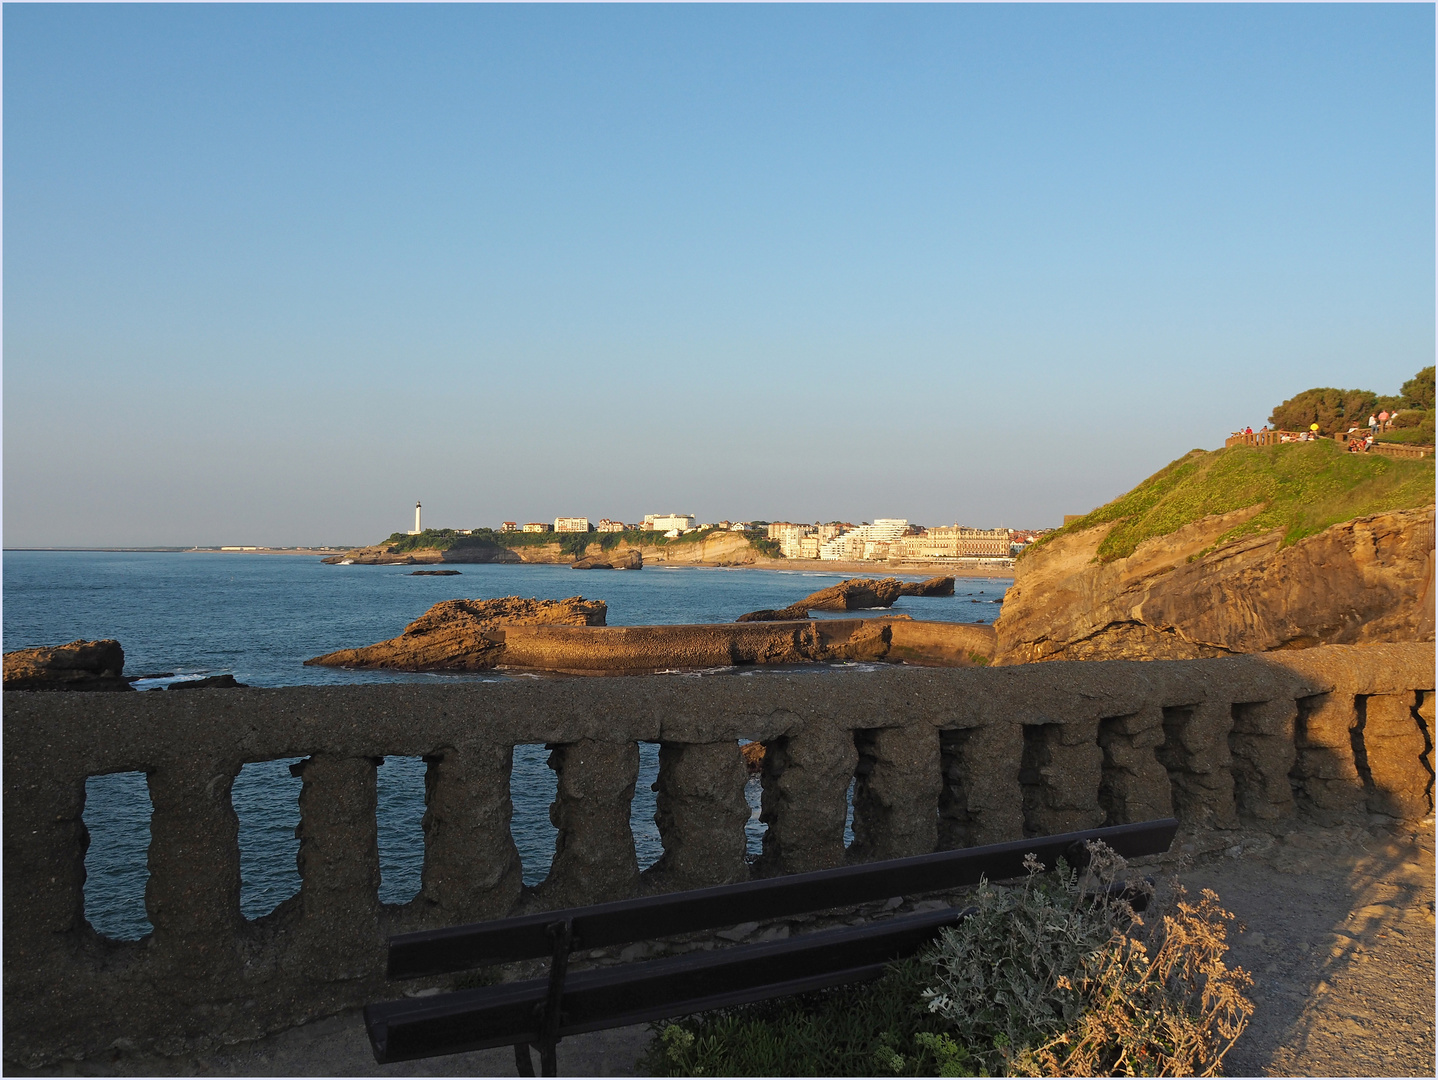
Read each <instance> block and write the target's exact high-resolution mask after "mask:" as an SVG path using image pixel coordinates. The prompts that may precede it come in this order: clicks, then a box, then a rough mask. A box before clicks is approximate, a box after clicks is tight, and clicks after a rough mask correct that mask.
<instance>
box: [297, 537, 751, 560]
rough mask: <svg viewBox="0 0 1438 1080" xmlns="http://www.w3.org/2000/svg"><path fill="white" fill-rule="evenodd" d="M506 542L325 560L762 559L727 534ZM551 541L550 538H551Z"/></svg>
mask: <svg viewBox="0 0 1438 1080" xmlns="http://www.w3.org/2000/svg"><path fill="white" fill-rule="evenodd" d="M499 535H500V536H501V537H502V539H503V542H496V541H495V540H492V539H488V538H480V537H461V538H459V539H458V540H454V539H452V538H449V537H445V538H444V539H443V540H441V541H438V542H437V543H436V546H433V547H427V546H420V545H417V544H409V543H395V542H393V541H387V542H385V543H383V544H373V545H370V546H368V547H360V548H353V549H352V550H349V551H346V552H344V553H343V554H340V555H332V556H330V557H329V558H326V559H321V560H320V561H321V562H325V563H330V564H332V565H333V564H349V563H354V564H356V565H360V566H382V565H411V564H413V565H419V564H430V563H540V564H548V565H560V566H566V565H577V566H578V568H579V569H596V568H601V567H606V566H607V567H612V568H614V569H635V570H637V569H639V568H640V567H641V566H646V565H653V566H753V565H754V564H755V563H757V562H759V561H760V560H761V559H762V558H763V556H762V555H761V554H760V553H759V552H758V551H756V550H755V548H754V546H753V545H752V544H751V543H750V542H749V538H748V537H747V536H746V535H745V534H743V533H735V532H729V531H728V530H714V531H712V532H708V533H704V534H699V535H695V536H693V537H692V538H690V537H680V538H679V539H678V540H670V541H665V540H664V538H663V536H662V534H655V533H648V534H645V533H634V532H630V533H626V534H623V535H619V534H609V535H611V536H613V537H614V539H613V541H608V540H607V537H606V535H605V534H602V533H588V534H586V533H575V534H566V533H543V534H539V536H541V537H543V539H540V538H539V537H536V535H535V534H532V533H529V534H513V533H511V534H499ZM551 538H552V539H551Z"/></svg>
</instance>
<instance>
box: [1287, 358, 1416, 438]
mask: <svg viewBox="0 0 1438 1080" xmlns="http://www.w3.org/2000/svg"><path fill="white" fill-rule="evenodd" d="M1384 409H1387V410H1388V411H1389V412H1390V413H1392V412H1396V413H1399V417H1398V419H1397V420H1396V421H1395V422H1394V426H1395V427H1398V428H1409V427H1421V428H1423V429H1424V430H1425V431H1431V430H1432V427H1433V368H1432V367H1426V368H1424V369H1423V370H1422V371H1420V372H1418V374H1417V375H1414V376H1413V378H1411V379H1409V380H1408V381H1407V382H1406V383H1404V384H1403V389H1402V392H1401V393H1398V394H1381V395H1380V394H1375V393H1374V392H1373V391H1372V390H1336V389H1334V388H1333V387H1331V386H1318V387H1314V388H1313V389H1312V390H1305V391H1303V393H1301V394H1297V395H1295V396H1294V397H1291V398H1289V399H1288V400H1287V401H1285V402H1284V403H1283V404H1282V405H1280V406H1278V408H1276V409H1274V410H1273V414H1272V415H1271V416H1269V418H1268V422H1269V424H1271V425H1272V426H1273V427H1275V428H1278V429H1279V430H1281V431H1307V430H1308V428H1309V425H1311V424H1317V425H1318V430H1319V432H1320V433H1321V434H1324V435H1332V434H1335V433H1336V432H1340V431H1347V430H1348V429H1349V428H1354V427H1358V428H1362V427H1367V426H1368V418H1369V417H1370V416H1377V415H1378V414H1379V413H1380V412H1382V411H1383V410H1384ZM1385 437H1386V436H1385ZM1428 437H1429V438H1430V439H1431V437H1432V436H1431V435H1429V436H1428ZM1401 441H1408V440H1406V439H1405V440H1401Z"/></svg>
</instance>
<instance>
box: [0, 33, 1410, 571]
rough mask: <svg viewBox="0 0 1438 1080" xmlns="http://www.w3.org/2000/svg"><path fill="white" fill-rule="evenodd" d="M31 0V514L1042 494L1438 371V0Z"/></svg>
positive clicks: (1056, 499)
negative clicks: (1437, 298) (1298, 399)
mask: <svg viewBox="0 0 1438 1080" xmlns="http://www.w3.org/2000/svg"><path fill="white" fill-rule="evenodd" d="M3 18H4V64H5V85H4V94H5V126H4V138H5V145H4V183H5V237H4V273H5V280H4V287H5V300H4V343H3V344H4V387H3V389H4V476H3V479H4V506H3V511H4V542H5V544H6V545H7V546H9V547H32V546H72V547H79V546H144V545H157V546H158V545H166V546H169V545H174V546H191V545H201V544H203V545H214V544H225V545H234V544H239V545H250V544H259V545H272V546H292V545H296V544H314V545H324V544H363V543H373V542H375V541H377V540H379V539H382V538H383V537H385V536H388V535H389V534H390V533H392V532H395V531H400V532H404V531H406V530H407V529H408V528H410V527H411V525H410V521H411V519H412V514H413V503H414V502H415V500H416V499H419V500H422V502H423V510H424V519H425V521H426V522H428V523H435V522H454V523H457V524H458V523H474V524H481V523H485V522H489V523H493V524H496V525H497V524H498V523H499V522H500V521H502V520H505V519H519V520H546V519H548V520H552V519H553V517H554V516H555V515H556V514H567V513H599V514H603V515H608V516H610V517H614V516H616V515H623V518H624V520H627V521H637V520H639V518H640V516H642V515H643V514H644V513H647V512H651V511H654V510H656V509H662V508H666V507H668V508H674V507H678V508H680V509H682V510H683V511H684V512H686V513H688V512H692V513H694V514H695V515H697V516H698V517H699V518H700V519H701V520H705V521H717V520H719V519H721V518H725V517H727V518H730V519H742V520H778V519H780V518H788V519H791V520H795V521H809V522H812V521H815V520H824V521H830V520H849V521H855V522H858V521H862V520H869V521H873V520H874V519H873V517H872V516H870V515H873V514H875V513H902V514H907V515H909V516H910V518H911V519H913V520H917V521H924V522H929V523H949V522H953V521H956V520H957V521H960V522H968V523H972V524H974V525H977V526H984V527H993V526H998V525H1007V526H1009V527H1019V528H1043V527H1048V526H1056V525H1058V524H1060V523H1061V521H1062V518H1063V515H1065V514H1073V513H1083V512H1086V511H1088V510H1090V509H1092V508H1094V507H1095V506H1097V505H1100V504H1102V503H1103V502H1106V501H1107V500H1109V499H1111V498H1113V497H1114V496H1116V495H1118V494H1120V493H1122V492H1123V491H1125V490H1127V489H1128V488H1130V487H1132V486H1133V485H1134V484H1135V483H1137V482H1138V481H1139V480H1141V479H1143V478H1144V477H1146V476H1148V475H1151V474H1152V473H1154V472H1156V471H1157V470H1158V469H1160V468H1162V467H1163V466H1164V465H1166V464H1167V463H1168V462H1170V461H1172V460H1174V459H1175V458H1178V457H1180V456H1182V455H1183V454H1184V453H1186V452H1187V451H1188V450H1190V449H1192V448H1194V447H1206V448H1216V447H1219V446H1221V445H1222V444H1223V439H1224V436H1225V435H1226V434H1227V433H1228V432H1229V431H1232V430H1234V429H1235V428H1241V427H1243V426H1244V425H1252V426H1253V427H1255V428H1257V427H1258V426H1259V425H1260V424H1262V423H1263V422H1264V421H1265V420H1266V419H1267V417H1268V414H1269V411H1270V410H1271V409H1272V408H1273V407H1274V406H1276V405H1278V404H1279V403H1280V402H1282V401H1283V400H1284V399H1285V398H1288V397H1291V396H1292V395H1294V394H1296V393H1298V392H1300V391H1302V390H1305V389H1307V388H1309V387H1313V386H1340V387H1362V388H1368V389H1372V390H1376V391H1378V392H1379V393H1393V392H1396V391H1397V389H1398V387H1399V385H1400V384H1401V383H1402V382H1403V381H1404V380H1405V379H1407V378H1410V377H1411V376H1412V374H1413V372H1414V371H1416V370H1417V369H1418V368H1420V367H1423V366H1425V365H1427V364H1430V363H1432V358H1433V354H1434V350H1435V336H1434V288H1435V278H1434V203H1433V191H1434V52H1433V40H1434V9H1433V8H1432V6H1428V5H1152V6H1146V5H1111V6H1098V5H1095V6H1088V5H1053V6H1048V5H1013V6H1007V5H974V6H949V5H893V6H889V5H873V6H871V5H833V6H823V5H793V6H760V5H752V6H750V5H734V6H726V5H693V6H662V5H636V6H600V5H594V6H588V5H577V6H559V5H553V6H551V5H512V6H505V5H496V6H470V5H10V6H6V7H5V8H4V11H3ZM462 527H470V526H469V525H468V524H466V525H463V526H462Z"/></svg>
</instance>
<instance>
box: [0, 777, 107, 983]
mask: <svg viewBox="0 0 1438 1080" xmlns="http://www.w3.org/2000/svg"><path fill="white" fill-rule="evenodd" d="M37 766H38V767H37ZM84 809H85V778H84V777H83V776H79V777H74V776H72V777H71V778H70V779H68V780H61V779H57V778H56V776H55V771H54V770H53V769H52V768H51V767H49V763H48V762H44V761H40V762H32V763H21V762H18V761H16V760H14V759H13V758H11V757H10V756H9V755H8V754H7V755H6V760H5V966H6V972H7V977H8V972H9V971H10V970H11V968H12V966H13V967H15V968H24V967H27V966H28V965H30V964H32V963H36V962H38V961H39V960H40V958H42V957H44V956H46V955H48V954H49V953H50V952H52V951H53V950H54V949H55V948H57V947H59V945H60V944H61V941H62V939H61V938H60V937H59V935H61V934H65V933H67V932H69V931H73V930H77V929H79V928H80V927H81V926H82V925H84V922H85V892H84V888H85V849H86V847H87V846H88V843H89V839H88V834H87V833H86V830H85V822H84V818H83V816H82V815H83V813H84Z"/></svg>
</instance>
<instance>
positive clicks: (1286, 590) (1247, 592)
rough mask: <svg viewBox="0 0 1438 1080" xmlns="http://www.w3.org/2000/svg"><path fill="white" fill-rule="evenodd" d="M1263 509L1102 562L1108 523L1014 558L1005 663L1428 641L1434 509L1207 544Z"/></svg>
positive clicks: (1001, 648) (1001, 654)
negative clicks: (1309, 532)
mask: <svg viewBox="0 0 1438 1080" xmlns="http://www.w3.org/2000/svg"><path fill="white" fill-rule="evenodd" d="M1258 509H1259V508H1258V507H1250V508H1249V509H1246V510H1239V511H1235V512H1233V513H1230V514H1221V515H1214V516H1212V517H1207V518H1203V519H1201V520H1199V521H1196V522H1193V523H1192V524H1190V525H1187V526H1185V527H1184V528H1182V529H1180V530H1178V531H1177V532H1175V533H1173V534H1171V535H1169V536H1164V537H1158V538H1155V539H1152V540H1148V541H1145V542H1144V543H1142V544H1140V545H1139V546H1138V548H1137V550H1135V551H1134V553H1133V554H1132V555H1130V556H1128V557H1127V558H1123V559H1115V560H1113V561H1112V562H1109V563H1098V562H1096V561H1095V554H1096V552H1097V550H1098V546H1099V544H1100V543H1101V542H1102V541H1103V539H1104V537H1105V536H1106V535H1107V534H1108V531H1109V529H1110V528H1112V525H1109V524H1105V525H1103V526H1100V527H1097V528H1094V529H1088V530H1086V531H1084V532H1080V533H1075V534H1074V535H1072V536H1065V537H1061V538H1059V539H1058V540H1056V541H1054V542H1053V543H1052V544H1049V545H1046V546H1045V547H1043V548H1040V549H1038V550H1037V551H1034V552H1033V553H1031V554H1030V555H1029V556H1027V557H1025V558H1023V559H1020V560H1019V563H1018V566H1017V572H1016V576H1015V581H1014V585H1013V587H1012V588H1011V589H1009V591H1008V593H1007V594H1006V596H1005V597H1004V606H1003V612H1002V614H1001V615H1000V616H999V620H998V622H997V623H996V624H995V628H996V630H997V632H998V658H997V662H998V663H1000V664H1018V663H1026V662H1030V661H1034V660H1109V659H1143V660H1150V659H1169V660H1183V659H1195V658H1199V657H1215V656H1225V655H1229V654H1231V653H1259V652H1268V651H1271V650H1275V649H1301V648H1308V647H1311V646H1314V645H1330V644H1366V643H1370V642H1386V641H1432V640H1433V626H1434V623H1433V599H1434V593H1433V589H1434V582H1433V569H1434V568H1433V507H1431V506H1429V507H1424V508H1421V509H1416V510H1402V511H1395V512H1391V513H1383V514H1373V515H1371V516H1368V517H1360V518H1355V519H1353V520H1352V521H1346V522H1342V523H1340V524H1338V525H1334V526H1332V527H1330V528H1328V529H1326V530H1324V531H1323V532H1321V533H1319V534H1318V535H1316V536H1310V537H1307V538H1306V539H1303V540H1300V541H1299V542H1298V543H1296V544H1293V545H1291V546H1289V547H1283V546H1281V545H1282V539H1283V537H1282V534H1281V533H1280V532H1270V533H1266V534H1263V535H1260V536H1247V537H1242V538H1240V539H1238V540H1234V541H1231V542H1229V543H1225V544H1223V545H1221V546H1219V547H1216V548H1213V550H1208V549H1209V548H1210V547H1212V545H1213V543H1214V542H1215V541H1216V540H1217V539H1218V537H1220V536H1222V535H1223V534H1224V533H1225V532H1227V531H1228V530H1229V529H1231V528H1233V527H1234V526H1235V525H1237V524H1240V523H1241V522H1243V521H1246V520H1248V519H1249V518H1251V517H1252V516H1253V515H1254V514H1256V513H1257V512H1258Z"/></svg>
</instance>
